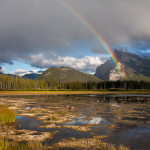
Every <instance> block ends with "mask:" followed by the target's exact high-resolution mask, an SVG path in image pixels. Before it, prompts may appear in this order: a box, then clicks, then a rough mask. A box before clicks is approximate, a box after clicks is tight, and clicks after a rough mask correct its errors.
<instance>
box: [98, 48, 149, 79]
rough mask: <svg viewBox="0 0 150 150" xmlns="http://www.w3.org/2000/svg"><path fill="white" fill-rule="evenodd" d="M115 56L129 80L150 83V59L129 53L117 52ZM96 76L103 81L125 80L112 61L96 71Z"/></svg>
mask: <svg viewBox="0 0 150 150" xmlns="http://www.w3.org/2000/svg"><path fill="white" fill-rule="evenodd" d="M114 54H115V55H116V57H117V58H118V60H119V62H118V65H119V66H120V68H121V70H122V71H123V72H124V73H125V74H126V77H127V78H126V79H127V80H137V81H141V80H146V81H150V59H148V58H145V57H140V56H138V55H135V54H133V53H130V52H127V51H119V50H115V51H114ZM95 76H96V77H98V78H101V79H102V80H111V81H116V80H123V79H122V77H121V75H120V73H119V72H118V70H117V67H116V66H115V65H114V64H113V63H112V61H111V60H108V61H106V62H105V63H104V64H102V65H101V66H99V67H98V68H97V69H96V73H95Z"/></svg>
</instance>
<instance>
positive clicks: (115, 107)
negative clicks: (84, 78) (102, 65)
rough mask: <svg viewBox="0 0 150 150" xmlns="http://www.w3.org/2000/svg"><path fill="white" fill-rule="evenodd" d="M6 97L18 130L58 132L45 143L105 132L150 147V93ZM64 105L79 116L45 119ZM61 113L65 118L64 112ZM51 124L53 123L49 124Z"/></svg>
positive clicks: (114, 139) (141, 148) (108, 138)
mask: <svg viewBox="0 0 150 150" xmlns="http://www.w3.org/2000/svg"><path fill="white" fill-rule="evenodd" d="M5 99H6V100H7V101H8V103H9V104H10V105H11V107H14V106H15V108H14V109H15V111H16V112H17V117H16V121H17V122H16V124H15V129H16V130H23V129H24V130H31V131H35V133H34V134H32V135H35V137H36V136H38V135H41V134H43V133H44V132H45V133H48V132H51V133H55V134H53V136H52V137H51V138H47V137H46V138H45V139H44V140H42V143H43V144H46V145H50V146H51V145H53V144H55V143H58V142H60V141H61V140H63V139H68V138H77V139H82V138H91V137H93V136H104V137H103V138H102V141H104V142H106V143H112V144H114V145H115V146H118V145H120V144H121V145H124V146H126V147H129V148H130V149H133V150H149V149H150V95H139V94H110V95H109V94H106V95H47V96H46V95H45V96H10V97H3V101H4V100H5ZM1 100H2V97H1ZM21 100H23V101H24V103H20V102H21ZM15 101H16V103H17V102H18V105H15ZM19 107H20V108H19ZM60 109H61V111H62V110H65V111H68V112H69V113H72V114H73V113H75V114H76V116H71V117H70V118H71V119H68V120H65V121H62V122H59V121H58V122H57V121H55V122H54V121H53V122H52V121H51V122H48V119H47V121H45V120H44V119H43V118H44V117H43V116H44V115H45V114H48V113H50V111H54V112H55V111H58V112H59V111H60ZM46 111H47V112H46ZM41 112H43V113H41ZM29 113H30V114H34V115H33V116H32V115H31V116H30V115H29ZM59 113H62V112H59ZM43 114H44V115H43ZM61 115H62V116H61V117H62V118H63V116H64V114H61ZM42 117H43V118H42ZM53 117H54V116H53ZM41 118H42V119H41ZM50 124H51V125H53V126H50V127H47V126H48V125H50ZM54 124H55V126H54ZM46 125H47V126H46ZM75 126H76V128H74V127H75ZM81 126H83V127H84V126H86V127H88V128H87V131H82V130H78V127H81Z"/></svg>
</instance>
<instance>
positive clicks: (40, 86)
mask: <svg viewBox="0 0 150 150" xmlns="http://www.w3.org/2000/svg"><path fill="white" fill-rule="evenodd" d="M105 89H106V90H115V89H120V90H121V89H122V90H136V89H148V90H149V89H150V82H146V81H140V82H138V81H125V80H124V81H104V82H98V83H96V82H87V83H83V82H58V81H56V80H55V79H54V78H51V79H50V80H49V81H45V80H31V79H25V78H22V77H18V76H16V77H13V76H7V75H0V90H105Z"/></svg>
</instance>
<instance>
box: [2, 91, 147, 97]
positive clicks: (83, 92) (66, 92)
mask: <svg viewBox="0 0 150 150" xmlns="http://www.w3.org/2000/svg"><path fill="white" fill-rule="evenodd" d="M72 94H150V90H147V91H146V90H145V91H144V90H134V91H0V96H11V95H72Z"/></svg>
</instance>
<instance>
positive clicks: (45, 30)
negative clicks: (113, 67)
mask: <svg viewBox="0 0 150 150" xmlns="http://www.w3.org/2000/svg"><path fill="white" fill-rule="evenodd" d="M64 1H65V2H67V3H69V4H70V5H71V6H72V7H73V8H74V9H76V10H77V11H78V12H80V13H81V14H82V15H83V16H84V17H85V18H86V19H87V20H88V22H90V24H91V25H92V26H93V27H94V28H95V29H96V30H97V32H98V33H100V34H101V35H102V37H103V38H104V39H105V40H106V41H107V42H108V43H109V44H110V45H111V46H112V45H113V46H114V45H120V44H122V43H129V44H130V42H131V41H132V42H133V41H143V40H144V41H146V42H150V38H149V35H150V19H149V18H150V9H149V7H150V1H149V0H142V1H141V0H132V1H131V0H111V1H110V0H64ZM79 40H80V41H82V40H84V41H86V40H87V41H88V42H91V43H93V47H94V48H93V50H92V51H93V52H94V53H104V50H103V48H102V47H101V46H100V47H99V48H98V47H97V45H98V43H97V41H96V39H95V37H94V36H93V35H92V34H91V33H90V32H89V31H88V30H87V29H86V28H85V27H84V25H83V24H81V23H80V22H79V20H78V19H76V18H75V17H73V15H72V14H71V13H69V12H68V11H67V10H66V9H65V8H64V7H62V6H61V5H59V4H58V3H57V2H56V0H13V1H12V0H1V1H0V53H1V55H0V63H5V62H8V63H12V62H11V60H13V59H18V58H19V59H26V60H30V59H28V58H29V57H30V56H31V55H33V54H34V55H37V54H38V53H41V52H48V51H50V50H53V51H55V52H56V53H57V51H58V50H59V51H60V50H61V51H63V53H65V49H66V48H70V50H71V49H72V46H74V44H75V43H76V41H79ZM95 47H96V48H95ZM72 53H73V52H72ZM66 55H67V54H66ZM43 60H44V58H43ZM32 61H33V60H32ZM32 61H31V63H32ZM37 63H38V62H37ZM34 65H35V66H39V64H36V63H34Z"/></svg>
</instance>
